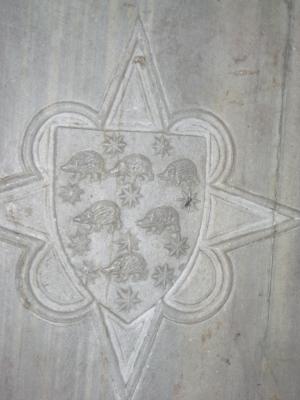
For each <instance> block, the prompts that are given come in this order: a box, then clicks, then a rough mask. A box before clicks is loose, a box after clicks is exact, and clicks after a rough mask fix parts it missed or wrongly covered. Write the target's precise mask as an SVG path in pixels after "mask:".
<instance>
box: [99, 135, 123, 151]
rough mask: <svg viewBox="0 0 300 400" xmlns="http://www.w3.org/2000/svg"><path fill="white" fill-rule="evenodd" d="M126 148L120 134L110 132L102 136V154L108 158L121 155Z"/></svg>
mask: <svg viewBox="0 0 300 400" xmlns="http://www.w3.org/2000/svg"><path fill="white" fill-rule="evenodd" d="M126 146H127V144H126V142H125V140H124V136H123V135H121V134H120V133H116V132H112V133H110V134H106V135H105V136H104V141H103V148H104V152H105V153H107V154H108V155H110V156H116V155H117V154H121V153H123V152H124V149H125V147H126Z"/></svg>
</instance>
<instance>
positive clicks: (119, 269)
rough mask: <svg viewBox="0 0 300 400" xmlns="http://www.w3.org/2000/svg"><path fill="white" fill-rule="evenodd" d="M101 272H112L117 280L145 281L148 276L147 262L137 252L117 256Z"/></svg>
mask: <svg viewBox="0 0 300 400" xmlns="http://www.w3.org/2000/svg"><path fill="white" fill-rule="evenodd" d="M102 272H104V273H108V274H112V275H113V276H114V277H115V280H116V281H117V282H125V281H127V280H129V279H130V278H131V280H132V282H138V281H145V280H146V279H147V277H148V271H147V263H146V260H145V259H144V257H143V256H142V255H141V254H139V253H134V252H131V253H125V254H120V255H119V256H117V257H116V258H115V259H114V260H113V261H112V262H111V264H110V265H109V266H108V267H106V268H104V269H102Z"/></svg>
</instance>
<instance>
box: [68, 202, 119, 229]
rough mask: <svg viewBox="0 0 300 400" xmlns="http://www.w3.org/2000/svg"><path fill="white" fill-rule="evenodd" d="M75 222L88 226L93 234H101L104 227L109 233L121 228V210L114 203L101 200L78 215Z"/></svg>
mask: <svg viewBox="0 0 300 400" xmlns="http://www.w3.org/2000/svg"><path fill="white" fill-rule="evenodd" d="M73 221H74V222H77V223H79V224H85V225H88V226H89V228H90V231H91V232H99V231H101V230H102V229H103V228H104V227H106V228H107V229H108V231H109V232H114V231H115V230H118V229H120V228H121V225H122V224H121V210H120V208H119V206H118V205H117V204H116V203H114V202H113V201H109V200H100V201H97V202H96V203H93V204H92V205H91V206H90V207H89V208H87V209H86V210H85V211H83V212H82V213H81V214H79V215H77V216H76V217H75V218H74V219H73Z"/></svg>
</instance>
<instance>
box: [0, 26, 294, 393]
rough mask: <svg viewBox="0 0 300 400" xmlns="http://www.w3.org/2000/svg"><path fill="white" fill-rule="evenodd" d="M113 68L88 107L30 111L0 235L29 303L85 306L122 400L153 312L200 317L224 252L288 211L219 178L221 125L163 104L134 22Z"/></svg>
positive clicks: (224, 271)
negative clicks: (12, 253) (12, 252)
mask: <svg viewBox="0 0 300 400" xmlns="http://www.w3.org/2000/svg"><path fill="white" fill-rule="evenodd" d="M114 76H115V78H114V80H113V81H112V83H111V85H110V87H109V89H108V91H107V95H106V98H105V101H104V104H103V106H102V109H101V111H100V112H97V111H95V110H93V109H92V108H90V107H88V106H85V105H82V104H79V103H67V102H66V103H58V104H54V105H52V106H49V107H47V108H45V109H44V110H42V111H41V112H40V113H38V114H37V116H36V117H35V118H34V119H33V120H32V122H31V124H30V125H29V127H28V129H27V131H26V134H25V136H24V142H23V150H22V151H23V152H22V159H23V164H24V172H23V173H22V174H20V175H18V176H13V177H8V178H7V179H4V180H2V182H1V187H0V189H1V199H2V204H3V205H4V207H3V210H5V213H4V214H3V215H1V221H2V228H1V230H0V235H1V236H0V237H1V239H2V240H5V241H9V242H10V243H13V244H14V245H15V246H17V247H20V248H21V250H22V256H21V258H20V261H19V264H18V266H17V274H16V277H17V278H16V279H17V286H18V290H19V292H20V296H21V299H22V300H23V302H24V305H25V306H26V307H27V308H28V309H30V310H31V311H33V312H34V313H36V314H37V315H39V316H40V317H41V318H44V319H46V320H48V321H52V322H55V323H56V322H58V323H63V324H68V323H71V322H73V321H77V320H80V319H82V318H84V317H86V316H87V315H89V316H91V315H92V317H93V319H94V321H95V327H96V331H97V334H99V337H100V340H106V339H107V343H108V345H109V346H110V354H111V357H110V360H111V369H112V371H113V372H112V373H113V374H114V377H115V378H114V379H115V384H116V392H115V395H116V399H122V400H124V399H129V398H132V396H133V394H134V392H135V390H136V388H137V386H138V384H139V382H140V377H141V373H142V371H143V369H144V366H145V362H146V360H147V357H148V356H149V353H150V350H151V348H152V345H153V342H154V340H155V337H156V336H157V333H158V328H159V325H160V323H161V321H162V319H163V318H169V319H171V320H173V321H175V322H178V323H194V322H201V321H203V320H205V319H207V318H210V317H212V316H213V315H214V314H215V313H216V312H217V311H219V310H220V309H221V307H222V306H223V305H224V304H225V302H226V300H227V299H228V297H229V295H230V292H231V289H232V286H233V269H232V266H231V262H230V258H229V255H228V253H229V251H230V250H232V249H234V248H237V247H239V246H242V245H245V244H247V243H249V242H251V241H255V240H259V239H262V238H263V237H266V236H268V235H271V234H273V233H274V232H280V231H285V230H287V229H290V228H292V227H294V226H296V225H297V224H299V212H298V211H296V210H291V209H289V208H288V207H284V206H282V205H279V204H274V203H272V202H271V201H268V200H267V199H263V198H262V197H259V198H258V197H256V196H254V195H252V194H250V193H246V192H245V191H243V190H240V189H236V188H233V187H230V186H229V185H228V184H227V183H226V179H227V177H228V175H229V173H230V170H231V168H232V164H233V157H234V151H233V142H232V139H231V136H230V134H229V130H228V128H227V127H226V125H225V124H224V123H223V122H222V121H221V120H220V119H219V118H218V117H216V116H215V115H214V114H212V113H210V112H207V111H203V110H191V111H185V112H180V113H175V114H171V113H170V111H169V107H168V104H167V100H166V96H165V94H164V90H163V86H162V84H161V81H160V78H159V74H158V70H157V68H156V65H155V61H154V58H153V56H152V52H151V49H150V45H149V41H148V39H147V37H146V34H145V32H144V28H143V26H142V23H141V22H140V20H138V21H137V23H136V27H135V30H134V33H133V35H132V38H131V41H130V43H129V45H128V48H127V49H126V54H125V56H124V58H123V61H122V63H121V65H120V66H119V68H118V69H117V71H116V73H115V75H114ZM74 84H75V83H74ZM28 204H32V205H33V206H32V207H28ZM29 209H30V210H31V211H30V212H29V211H28V210H29Z"/></svg>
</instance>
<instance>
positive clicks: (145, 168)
mask: <svg viewBox="0 0 300 400" xmlns="http://www.w3.org/2000/svg"><path fill="white" fill-rule="evenodd" d="M108 174H109V175H110V176H115V177H117V178H118V179H120V181H121V182H122V183H124V182H128V183H135V182H136V181H137V180H142V181H143V180H148V181H152V180H153V179H154V174H153V170H152V164H151V161H150V160H149V158H147V157H145V156H144V155H142V154H130V155H128V156H125V157H124V158H122V159H121V160H120V161H118V162H117V164H116V165H115V167H114V168H112V169H111V170H109V171H108Z"/></svg>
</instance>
